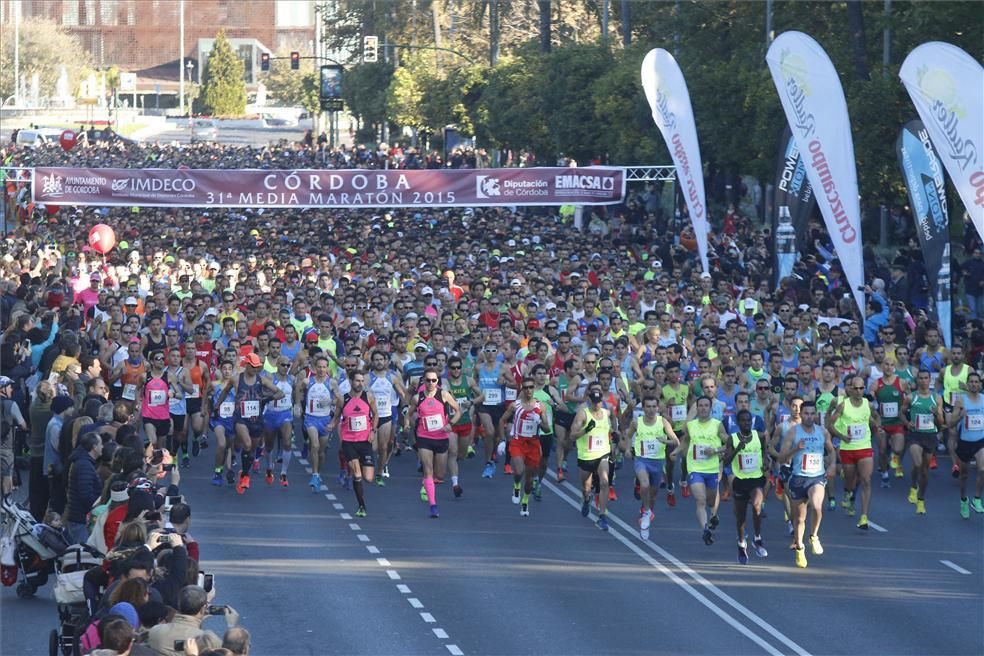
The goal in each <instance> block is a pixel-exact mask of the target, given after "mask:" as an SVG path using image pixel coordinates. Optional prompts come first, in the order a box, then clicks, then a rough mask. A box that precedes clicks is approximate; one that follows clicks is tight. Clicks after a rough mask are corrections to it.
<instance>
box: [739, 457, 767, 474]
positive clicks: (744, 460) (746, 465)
mask: <svg viewBox="0 0 984 656" xmlns="http://www.w3.org/2000/svg"><path fill="white" fill-rule="evenodd" d="M761 462H762V454H761V453H742V454H741V459H740V460H739V461H738V468H739V469H741V470H742V471H743V472H753V471H758V470H759V469H760V468H761Z"/></svg>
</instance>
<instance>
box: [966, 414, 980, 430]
mask: <svg viewBox="0 0 984 656" xmlns="http://www.w3.org/2000/svg"><path fill="white" fill-rule="evenodd" d="M964 427H965V428H966V429H967V430H971V431H979V430H984V415H977V414H975V415H967V416H966V417H964Z"/></svg>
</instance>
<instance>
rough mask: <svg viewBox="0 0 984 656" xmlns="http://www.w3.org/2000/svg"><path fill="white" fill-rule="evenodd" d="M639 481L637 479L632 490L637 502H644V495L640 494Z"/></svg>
mask: <svg viewBox="0 0 984 656" xmlns="http://www.w3.org/2000/svg"><path fill="white" fill-rule="evenodd" d="M639 490H640V488H639V479H638V478H637V479H636V482H635V487H633V488H632V496H634V497H635V500H636V501H642V494H641V493H640V491H639Z"/></svg>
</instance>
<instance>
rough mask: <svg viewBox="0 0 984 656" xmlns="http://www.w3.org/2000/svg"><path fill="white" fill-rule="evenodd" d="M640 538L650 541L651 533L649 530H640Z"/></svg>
mask: <svg viewBox="0 0 984 656" xmlns="http://www.w3.org/2000/svg"><path fill="white" fill-rule="evenodd" d="M639 537H640V538H642V539H643V540H648V539H649V531H648V530H646V531H643V530H640V531H639Z"/></svg>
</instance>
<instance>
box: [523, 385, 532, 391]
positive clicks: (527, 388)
mask: <svg viewBox="0 0 984 656" xmlns="http://www.w3.org/2000/svg"><path fill="white" fill-rule="evenodd" d="M523 389H524V390H531V389H533V386H532V385H523Z"/></svg>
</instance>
